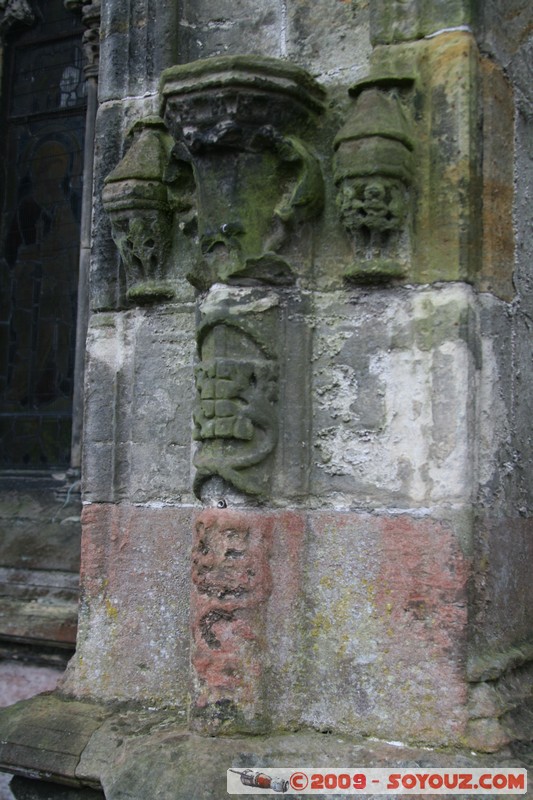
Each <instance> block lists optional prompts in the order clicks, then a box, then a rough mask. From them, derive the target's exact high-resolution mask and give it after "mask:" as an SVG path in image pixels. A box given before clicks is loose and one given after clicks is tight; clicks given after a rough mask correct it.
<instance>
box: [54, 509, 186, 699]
mask: <svg viewBox="0 0 533 800" xmlns="http://www.w3.org/2000/svg"><path fill="white" fill-rule="evenodd" d="M191 530H192V509H190V508H171V507H150V506H132V505H107V504H92V505H86V506H85V507H84V513H83V538H82V552H83V555H82V565H83V566H82V586H83V594H82V600H81V607H80V619H79V635H78V646H77V651H76V655H75V657H74V658H73V660H72V661H71V663H70V665H69V669H68V672H67V674H66V677H65V679H64V681H63V683H62V690H63V691H64V692H67V693H69V694H75V695H76V696H77V697H93V698H94V697H98V698H101V699H107V700H129V701H135V702H142V703H145V704H148V705H154V704H155V705H158V706H159V707H161V706H162V705H170V706H173V707H175V708H177V709H178V713H181V714H184V713H185V711H186V705H187V696H188V684H189V624H188V613H189V612H188V607H189V599H188V598H189V581H190V578H189V563H190V561H189V558H190V556H189V553H190V538H191Z"/></svg>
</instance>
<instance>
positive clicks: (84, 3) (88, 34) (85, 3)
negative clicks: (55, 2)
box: [63, 0, 101, 78]
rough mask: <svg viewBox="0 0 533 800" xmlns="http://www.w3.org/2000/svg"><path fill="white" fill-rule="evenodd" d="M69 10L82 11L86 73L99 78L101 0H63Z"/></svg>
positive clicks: (89, 76) (88, 76)
mask: <svg viewBox="0 0 533 800" xmlns="http://www.w3.org/2000/svg"><path fill="white" fill-rule="evenodd" d="M63 2H64V5H65V8H66V9H67V10H69V11H81V18H82V22H83V25H84V26H85V32H84V34H83V54H84V56H85V67H84V71H85V75H86V77H87V78H98V65H99V61H100V14H101V0H63Z"/></svg>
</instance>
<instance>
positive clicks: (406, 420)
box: [312, 284, 478, 507]
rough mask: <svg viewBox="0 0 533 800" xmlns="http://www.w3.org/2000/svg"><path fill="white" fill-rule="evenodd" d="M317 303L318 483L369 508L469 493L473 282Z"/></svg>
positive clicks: (458, 499) (335, 498) (317, 487)
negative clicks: (471, 288) (469, 284)
mask: <svg viewBox="0 0 533 800" xmlns="http://www.w3.org/2000/svg"><path fill="white" fill-rule="evenodd" d="M315 302H316V328H315V341H314V348H313V374H314V440H313V444H314V473H313V482H312V493H313V494H316V495H317V496H320V497H321V498H322V501H324V500H325V498H326V497H329V498H331V499H330V502H337V503H338V502H339V501H340V502H343V501H344V502H346V503H356V504H357V505H359V506H363V507H364V506H370V507H382V506H386V505H392V506H399V507H401V506H407V507H409V506H418V505H421V506H431V505H433V504H437V503H462V502H468V501H469V499H470V498H471V496H472V491H473V488H474V480H475V478H474V475H473V473H472V467H473V464H474V455H473V450H472V447H473V441H472V438H471V437H472V431H471V426H472V423H473V417H472V408H471V406H470V402H469V398H470V396H471V394H472V392H473V391H474V381H475V370H476V358H477V356H476V351H477V347H478V344H477V336H476V331H475V297H474V295H473V294H472V293H471V291H470V290H469V289H468V288H466V287H462V286H460V285H459V284H456V285H449V286H447V287H441V288H440V289H438V290H434V289H425V288H420V289H419V290H417V291H415V292H413V291H409V290H408V291H399V292H394V293H391V292H389V291H387V290H385V291H384V292H382V291H381V290H374V291H365V290H361V291H352V292H351V293H350V296H349V300H347V298H346V296H345V295H340V294H339V295H337V294H333V293H331V294H328V295H323V296H317V297H316V300H315ZM354 308H355V309H357V311H356V313H354Z"/></svg>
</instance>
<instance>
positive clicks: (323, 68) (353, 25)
mask: <svg viewBox="0 0 533 800" xmlns="http://www.w3.org/2000/svg"><path fill="white" fill-rule="evenodd" d="M371 6H372V4H367V3H352V2H343V3H337V4H336V5H335V6H333V7H332V5H331V3H330V2H329V0H300V1H299V2H297V3H287V9H286V15H287V19H286V30H284V31H283V32H282V37H283V38H282V39H281V42H282V47H284V48H285V49H286V52H287V55H288V57H289V58H291V59H292V60H293V61H295V63H297V64H301V65H302V66H304V67H306V68H307V69H311V70H312V72H313V74H315V75H316V74H318V75H319V76H320V80H321V81H323V82H324V83H332V84H337V83H340V82H341V81H342V82H343V83H349V82H350V81H353V80H356V79H357V77H359V75H360V74H361V73H362V72H364V70H365V68H366V65H367V62H368V58H369V56H370V39H369V35H368V17H369V8H370V7H371ZM282 54H283V51H282Z"/></svg>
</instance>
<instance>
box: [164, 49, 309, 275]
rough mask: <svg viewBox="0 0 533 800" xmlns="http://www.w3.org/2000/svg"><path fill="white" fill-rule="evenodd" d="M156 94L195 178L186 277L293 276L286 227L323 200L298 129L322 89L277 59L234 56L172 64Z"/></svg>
mask: <svg viewBox="0 0 533 800" xmlns="http://www.w3.org/2000/svg"><path fill="white" fill-rule="evenodd" d="M161 94H162V97H163V107H164V117H165V121H166V123H167V125H168V127H169V129H170V131H171V132H172V135H173V136H174V138H175V139H176V141H178V142H179V143H180V145H181V147H182V148H183V149H184V150H185V151H186V152H187V153H188V155H189V158H190V160H191V162H192V164H193V167H194V171H195V175H196V182H197V186H198V235H199V242H200V248H201V253H200V256H199V259H198V262H197V264H196V266H195V268H194V269H193V270H192V271H191V273H190V275H189V280H190V281H191V283H193V285H195V286H197V287H198V288H200V289H206V288H208V287H209V286H211V285H212V284H213V283H216V282H217V281H224V282H232V283H247V282H250V281H253V282H263V283H271V284H277V285H284V284H290V283H292V282H293V281H294V279H295V268H294V265H293V264H292V263H291V256H292V255H293V253H292V250H291V238H292V237H291V234H292V233H293V231H294V230H295V229H296V228H298V227H299V226H300V225H302V224H303V223H305V222H306V221H308V220H310V219H313V218H314V217H315V216H316V215H317V214H318V213H319V212H320V210H321V208H322V204H323V181H322V174H321V171H320V166H319V163H318V160H317V158H316V157H315V156H314V154H313V153H312V151H311V149H310V147H309V146H308V145H307V144H306V143H305V142H304V141H303V140H302V138H301V136H300V135H299V133H300V132H301V130H303V129H305V127H306V125H308V124H309V121H310V120H311V119H312V118H313V117H314V116H316V115H317V114H319V113H320V112H321V111H322V107H323V104H322V100H323V92H322V90H321V88H320V87H319V86H318V85H317V84H316V83H315V82H314V81H313V80H312V79H311V78H310V76H308V75H307V74H306V73H305V72H304V71H303V70H300V69H299V68H297V67H294V66H291V65H287V64H285V63H284V62H280V61H277V60H275V59H267V58H260V57H253V58H252V57H249V56H237V57H220V58H213V59H207V60H205V61H198V62H195V63H193V64H188V65H184V66H178V67H172V68H171V69H169V70H166V71H165V72H163V75H162V79H161Z"/></svg>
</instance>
